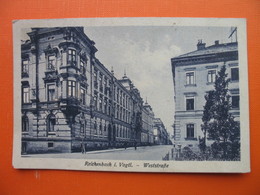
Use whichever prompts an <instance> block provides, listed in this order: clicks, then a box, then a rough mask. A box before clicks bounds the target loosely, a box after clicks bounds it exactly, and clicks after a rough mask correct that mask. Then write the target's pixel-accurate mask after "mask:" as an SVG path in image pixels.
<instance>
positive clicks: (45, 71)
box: [21, 27, 153, 153]
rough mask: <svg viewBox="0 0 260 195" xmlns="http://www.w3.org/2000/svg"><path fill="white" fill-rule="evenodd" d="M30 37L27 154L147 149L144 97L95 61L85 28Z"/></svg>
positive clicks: (26, 51) (25, 55) (25, 53)
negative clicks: (145, 143) (106, 149)
mask: <svg viewBox="0 0 260 195" xmlns="http://www.w3.org/2000/svg"><path fill="white" fill-rule="evenodd" d="M27 34H28V36H29V37H30V40H27V41H23V42H22V45H21V93H22V108H21V114H22V153H46V152H77V151H84V150H85V151H86V150H96V149H105V148H110V147H123V146H134V145H135V144H139V145H142V142H141V141H142V139H141V135H142V131H143V128H142V112H143V111H142V110H143V99H142V98H141V96H140V92H139V90H138V89H137V88H135V86H134V85H133V83H132V81H131V80H130V79H129V78H128V77H127V76H126V75H124V77H123V78H121V79H117V78H115V76H114V74H113V70H112V71H109V70H108V69H107V68H106V67H105V66H104V65H103V64H102V63H101V62H100V61H99V60H98V59H97V58H96V57H95V53H96V52H97V48H96V47H95V43H94V41H92V40H90V39H89V38H88V37H87V35H86V34H85V33H84V29H83V27H62V28H32V31H31V32H29V33H27ZM149 121H151V120H149ZM149 125H150V126H151V125H152V124H149ZM150 136H151V138H149V139H151V140H153V138H152V135H150Z"/></svg>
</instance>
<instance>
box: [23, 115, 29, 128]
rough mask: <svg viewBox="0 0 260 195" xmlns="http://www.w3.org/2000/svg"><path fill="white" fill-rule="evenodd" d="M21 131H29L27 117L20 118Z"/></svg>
mask: <svg viewBox="0 0 260 195" xmlns="http://www.w3.org/2000/svg"><path fill="white" fill-rule="evenodd" d="M22 131H23V132H25V131H29V119H28V117H27V116H23V117H22Z"/></svg>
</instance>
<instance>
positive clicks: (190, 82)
mask: <svg viewBox="0 0 260 195" xmlns="http://www.w3.org/2000/svg"><path fill="white" fill-rule="evenodd" d="M186 84H187V85H194V84H195V80H194V72H187V73H186Z"/></svg>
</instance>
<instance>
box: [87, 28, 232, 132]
mask: <svg viewBox="0 0 260 195" xmlns="http://www.w3.org/2000/svg"><path fill="white" fill-rule="evenodd" d="M84 29H85V33H86V35H87V36H88V37H89V38H90V39H91V40H93V41H94V42H95V43H96V45H95V46H96V47H97V49H98V51H97V53H96V57H97V58H98V59H99V60H100V61H101V63H103V64H104V65H105V66H106V67H107V68H108V69H109V70H111V67H113V70H114V73H115V76H116V77H117V78H118V79H119V78H121V77H122V76H123V75H124V72H126V75H127V76H128V77H129V78H130V79H131V80H132V81H133V83H134V85H135V86H136V87H137V88H138V89H139V91H140V93H141V96H142V98H143V100H144V101H146V99H147V102H148V103H149V104H150V105H151V106H152V108H153V111H154V113H155V117H157V118H161V120H162V121H163V123H164V125H165V127H166V128H167V131H168V132H169V133H170V134H171V135H172V134H173V128H172V125H173V123H174V89H173V77H172V70H171V58H173V57H176V56H178V55H181V54H185V53H188V52H191V51H194V50H196V48H197V46H196V45H197V42H198V40H199V39H202V41H203V42H204V43H206V46H210V45H213V44H214V42H215V40H219V42H220V43H225V42H230V41H231V40H229V39H228V37H229V35H230V28H229V27H180V26H179V27H178V26H177V27H176V26H174V27H167V26H158V27H156V26H154V27H151V26H150V27H145V26H143V27H140V26H131V27H130V26H128V27H125V26H124V27H120V26H117V27H85V28H84Z"/></svg>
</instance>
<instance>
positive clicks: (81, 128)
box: [80, 122, 85, 134]
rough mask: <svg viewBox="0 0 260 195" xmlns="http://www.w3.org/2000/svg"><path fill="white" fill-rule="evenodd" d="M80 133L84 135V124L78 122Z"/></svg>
mask: <svg viewBox="0 0 260 195" xmlns="http://www.w3.org/2000/svg"><path fill="white" fill-rule="evenodd" d="M80 133H83V134H84V133H85V124H84V122H80Z"/></svg>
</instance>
